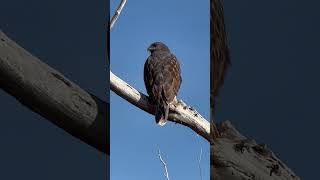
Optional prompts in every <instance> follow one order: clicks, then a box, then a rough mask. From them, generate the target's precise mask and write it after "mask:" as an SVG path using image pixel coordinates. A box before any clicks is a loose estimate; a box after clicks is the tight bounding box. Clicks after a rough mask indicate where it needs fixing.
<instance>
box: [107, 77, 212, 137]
mask: <svg viewBox="0 0 320 180" xmlns="http://www.w3.org/2000/svg"><path fill="white" fill-rule="evenodd" d="M110 87H111V90H112V91H113V92H115V93H116V94H118V95H119V96H120V97H122V98H123V99H125V100H127V101H128V102H130V103H131V104H133V105H135V106H136V107H138V108H140V109H142V110H144V111H146V112H148V113H150V114H153V115H154V114H155V106H154V105H153V104H150V103H149V100H148V97H147V96H146V95H144V94H143V93H141V92H139V91H138V90H136V89H135V88H133V87H132V86H130V85H129V84H128V83H126V82H124V81H123V80H121V79H120V78H118V77H117V76H116V75H114V74H113V73H112V72H111V71H110ZM168 120H169V121H172V122H175V123H178V124H182V125H185V126H187V127H189V128H191V129H192V130H193V131H194V132H196V133H197V134H199V135H200V136H202V137H203V138H205V139H206V140H208V141H209V142H210V139H211V138H210V123H209V122H208V121H207V120H206V119H204V118H203V117H202V116H201V115H200V114H199V113H198V112H197V111H196V110H195V109H194V108H192V107H191V106H188V105H186V104H185V103H184V102H183V101H182V100H180V101H179V102H178V103H176V104H174V105H171V106H170V112H169V118H168Z"/></svg>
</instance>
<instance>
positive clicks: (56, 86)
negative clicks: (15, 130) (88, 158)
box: [0, 31, 110, 154]
mask: <svg viewBox="0 0 320 180" xmlns="http://www.w3.org/2000/svg"><path fill="white" fill-rule="evenodd" d="M0 88H1V89H3V90H4V91H6V92H7V93H8V94H10V95H12V96H13V97H15V98H16V99H17V100H18V101H19V102H20V103H22V104H23V105H25V106H26V107H28V108H30V109H31V110H33V111H34V112H36V113H38V114H40V115H41V116H43V117H44V118H46V119H47V120H49V121H51V122H52V123H54V124H55V125H57V126H59V127H60V128H62V129H64V130H65V131H66V132H68V133H70V134H71V135H73V136H74V137H77V138H79V139H81V140H82V141H84V142H86V143H87V144H89V145H91V146H93V147H95V148H97V149H98V150H100V151H101V152H104V153H107V154H109V144H110V143H109V123H108V122H109V119H108V116H109V104H108V103H106V102H104V101H102V100H100V99H99V98H97V97H95V96H94V95H92V94H90V93H88V92H86V91H85V90H83V89H81V88H80V87H79V86H78V85H76V84H75V83H73V82H72V81H70V80H69V79H67V78H66V77H64V76H63V75H62V74H61V73H60V72H58V71H56V70H55V69H53V68H51V67H50V66H48V65H47V64H45V63H43V62H41V61H40V60H39V59H38V58H36V57H35V56H33V55H31V54H30V53H29V52H27V51H26V50H25V49H23V48H22V47H20V46H19V45H18V44H16V43H15V42H14V41H12V40H11V39H9V38H8V37H7V36H6V35H5V34H4V33H3V32H2V31H0Z"/></svg>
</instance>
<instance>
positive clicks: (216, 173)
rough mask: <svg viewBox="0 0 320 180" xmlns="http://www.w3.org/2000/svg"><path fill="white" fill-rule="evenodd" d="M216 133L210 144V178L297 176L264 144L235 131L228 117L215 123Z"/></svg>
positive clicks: (282, 179) (281, 179)
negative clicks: (217, 133)
mask: <svg viewBox="0 0 320 180" xmlns="http://www.w3.org/2000/svg"><path fill="white" fill-rule="evenodd" d="M218 130H219V132H220V137H219V138H217V139H215V143H214V145H213V144H212V145H211V179H214V180H215V179H217V180H220V179H223V180H299V179H300V178H299V177H298V176H296V175H295V174H294V172H292V171H291V170H290V169H289V168H288V167H287V166H286V165H285V164H284V163H283V162H281V160H280V159H279V158H278V157H277V156H276V155H275V154H274V153H273V152H272V151H271V150H270V149H269V148H268V147H267V145H265V144H257V143H256V142H255V140H253V139H248V138H246V137H245V136H243V135H242V134H241V133H239V132H238V131H237V130H236V129H235V128H234V127H233V125H232V124H231V123H230V121H225V122H223V123H222V124H221V125H220V126H218Z"/></svg>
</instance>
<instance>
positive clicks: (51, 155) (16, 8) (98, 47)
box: [0, 0, 109, 180]
mask: <svg viewBox="0 0 320 180" xmlns="http://www.w3.org/2000/svg"><path fill="white" fill-rule="evenodd" d="M107 9H108V8H107V2H106V1H90V0H68V1H65V0H55V1H43V0H28V1H25V0H3V1H1V6H0V28H1V30H2V31H4V32H5V33H6V34H7V35H8V36H9V37H10V38H11V39H13V40H14V41H16V42H17V43H18V44H20V45H21V46H22V47H24V48H25V49H27V50H28V51H29V52H31V53H32V54H33V55H35V56H37V57H38V58H40V59H41V60H42V61H43V62H45V63H47V64H49V65H50V66H51V67H53V68H55V69H57V70H58V71H60V72H61V73H62V74H64V75H65V76H66V77H67V78H69V79H70V80H72V81H73V82H75V83H76V84H78V85H79V86H80V87H82V88H83V89H86V90H88V91H89V92H90V93H92V94H94V95H96V96H98V97H99V98H101V99H103V100H107V92H108V91H107V87H106V84H107V83H106V82H108V79H109V78H108V76H107V74H108V71H107V68H106V41H105V39H106V24H107V20H108V18H107V14H108V12H107ZM0 120H1V126H0V142H1V148H0V169H1V173H0V179H13V180H16V179H35V180H38V179H46V180H57V179H59V180H71V179H77V180H88V179H94V180H105V179H107V178H108V176H109V173H108V169H109V167H108V164H107V163H108V160H107V158H106V155H105V154H103V153H101V152H99V151H97V150H96V149H94V148H92V147H90V146H88V145H87V144H85V143H83V142H81V141H80V140H78V139H76V138H74V137H72V136H70V135H69V134H67V133H66V132H64V131H63V130H61V129H60V128H57V127H56V126H54V125H53V124H51V123H50V122H48V121H47V120H45V119H44V118H42V117H41V116H40V115H38V114H36V113H34V112H32V111H30V110H29V109H28V108H26V107H25V106H23V105H21V104H20V103H19V102H18V101H17V100H16V99H14V98H13V97H11V96H10V95H8V94H6V93H5V92H3V91H2V90H0Z"/></svg>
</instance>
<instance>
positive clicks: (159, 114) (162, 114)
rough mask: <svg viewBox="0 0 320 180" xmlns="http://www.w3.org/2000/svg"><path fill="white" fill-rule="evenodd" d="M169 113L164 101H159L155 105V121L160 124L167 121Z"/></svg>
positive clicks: (162, 124)
mask: <svg viewBox="0 0 320 180" xmlns="http://www.w3.org/2000/svg"><path fill="white" fill-rule="evenodd" d="M168 114H169V105H168V104H167V102H165V101H163V100H162V101H160V103H159V104H158V105H157V108H156V113H155V118H156V123H157V124H158V125H160V126H164V125H165V124H166V123H167V119H168Z"/></svg>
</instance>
